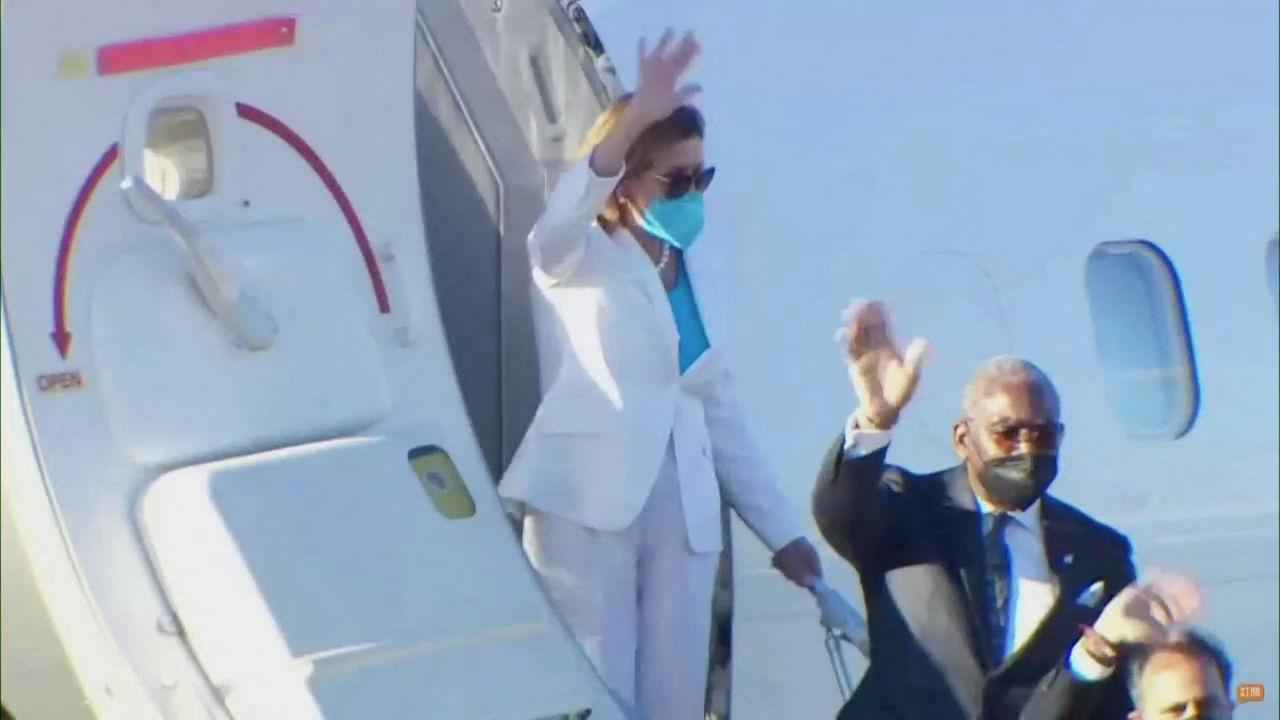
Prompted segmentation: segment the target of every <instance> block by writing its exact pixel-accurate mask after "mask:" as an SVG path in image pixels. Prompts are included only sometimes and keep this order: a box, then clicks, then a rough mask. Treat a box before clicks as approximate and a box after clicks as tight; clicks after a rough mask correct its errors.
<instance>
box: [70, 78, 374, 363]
mask: <svg viewBox="0 0 1280 720" xmlns="http://www.w3.org/2000/svg"><path fill="white" fill-rule="evenodd" d="M236 114H238V115H239V116H240V117H242V118H244V119H245V120H248V121H249V122H251V123H254V124H255V125H259V126H261V127H263V128H266V129H267V130H269V131H270V132H271V133H272V134H273V135H275V136H276V137H278V138H280V139H281V140H283V141H284V142H285V143H286V144H287V145H288V146H289V147H291V148H293V150H294V152H296V153H298V154H299V155H301V156H302V159H303V160H305V161H306V163H307V165H309V166H310V167H311V170H312V171H313V172H315V174H316V175H317V176H319V178H320V181H321V182H323V183H324V186H325V188H326V189H327V190H328V191H329V194H330V195H332V196H333V199H334V202H336V203H338V209H339V210H341V211H342V216H343V217H344V218H346V220H347V225H348V226H350V227H351V234H352V235H354V236H355V239H356V245H357V246H359V248H360V255H361V256H362V257H363V258H364V265H365V268H366V269H367V270H368V272H369V282H370V283H372V285H373V294H374V296H375V297H376V298H377V301H378V311H379V312H381V313H382V314H387V313H389V312H391V302H390V301H389V300H388V299H387V289H386V286H385V285H384V284H383V282H382V273H381V272H379V270H378V262H377V260H376V259H375V258H374V256H373V248H371V247H370V246H369V237H368V236H367V235H366V234H365V232H364V227H363V226H362V225H361V224H360V217H359V216H358V215H356V211H355V208H354V207H352V206H351V201H350V200H349V199H348V198H347V194H346V193H345V192H344V191H343V190H342V186H341V185H339V184H338V179H337V178H335V177H334V176H333V173H332V172H330V171H329V168H328V166H326V165H325V164H324V161H323V160H321V159H320V156H319V155H318V154H317V153H316V151H315V150H313V149H312V148H311V146H310V145H308V144H307V142H306V141H305V140H303V139H302V138H301V137H300V136H299V135H298V134H297V133H295V132H294V131H293V130H292V129H291V128H290V127H289V126H288V125H285V124H284V123H283V122H281V121H280V120H279V119H277V118H276V117H274V116H272V115H270V114H268V113H267V112H265V111H263V110H259V109H258V108H256V107H253V106H252V105H246V104H245V103H236ZM119 155H120V145H119V144H118V143H112V144H111V147H109V148H107V151H106V152H104V153H103V154H102V157H101V158H99V159H98V162H97V163H96V164H94V166H93V169H92V170H90V171H89V176H88V177H86V178H85V180H84V184H82V185H81V186H80V191H79V192H77V193H76V199H75V202H73V203H72V204H71V211H70V212H68V213H67V219H66V222H65V223H63V226H62V240H61V243H60V244H59V245H58V262H57V268H56V270H55V271H54V277H53V332H52V333H49V337H51V338H52V339H53V344H54V347H56V348H57V349H58V355H60V356H61V357H62V359H64V360H65V359H66V358H67V354H68V353H70V352H71V332H70V330H68V329H67V273H68V271H69V267H70V265H71V251H72V248H73V246H74V244H75V238H76V230H77V228H79V226H80V219H81V218H82V217H83V216H84V211H85V208H86V207H87V206H88V205H89V198H91V197H92V196H93V193H94V190H96V189H97V187H98V183H100V182H102V178H103V176H105V175H106V174H107V170H109V169H110V168H111V165H112V164H113V163H115V161H116V158H118V157H119Z"/></svg>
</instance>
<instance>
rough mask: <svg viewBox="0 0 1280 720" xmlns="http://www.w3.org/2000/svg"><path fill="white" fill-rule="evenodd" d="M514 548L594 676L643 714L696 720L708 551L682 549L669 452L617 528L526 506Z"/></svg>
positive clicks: (706, 619) (702, 685) (700, 703)
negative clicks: (520, 549)
mask: <svg viewBox="0 0 1280 720" xmlns="http://www.w3.org/2000/svg"><path fill="white" fill-rule="evenodd" d="M524 548H525V552H526V553H527V554H528V556H529V561H530V563H531V564H532V565H533V568H534V569H535V570H536V571H537V572H538V574H539V575H540V576H541V578H542V582H543V586H544V588H545V590H546V592H547V594H548V595H549V596H550V598H551V602H552V603H553V604H554V605H555V607H556V609H557V611H558V612H559V613H560V616H561V618H563V619H564V621H565V623H566V624H567V625H568V626H569V629H570V630H571V631H572V632H573V634H574V636H575V637H576V638H577V640H578V643H579V644H580V645H581V646H582V649H583V650H584V651H585V652H586V654H587V657H588V658H590V659H591V662H592V664H594V665H595V668H596V671H597V672H599V673H600V675H601V677H602V678H603V679H604V682H605V683H606V684H607V685H609V687H611V688H612V689H613V690H614V692H616V693H618V694H619V695H620V696H621V697H622V698H623V699H624V700H625V701H627V702H628V703H630V704H631V705H633V706H634V707H636V708H637V709H639V710H640V712H641V713H643V714H644V716H645V717H647V718H650V719H651V720H702V718H703V707H704V703H705V699H706V686H707V661H708V655H709V652H710V642H711V595H712V592H713V589H714V584H715V571H716V560H717V557H718V553H700V554H699V553H694V552H693V551H692V550H690V549H689V541H688V533H687V532H686V530H685V521H684V512H683V509H682V508H681V505H680V485H679V479H678V478H677V476H676V462H675V453H674V451H673V450H672V445H671V443H670V442H668V443H667V456H666V459H665V460H664V461H663V463H662V469H661V470H660V471H659V476H658V480H657V482H656V483H655V484H654V487H653V492H652V493H651V494H650V495H649V499H648V500H647V501H646V503H645V506H644V509H643V510H642V511H641V512H640V516H639V517H637V518H636V521H635V522H634V523H632V524H631V526H630V527H628V528H627V529H625V530H622V531H620V532H608V531H603V530H593V529H591V528H587V527H584V526H582V525H578V524H577V523H573V522H570V521H568V520H565V519H563V518H560V517H558V516H555V515H551V514H548V513H543V512H539V511H538V510H536V509H535V508H529V511H528V514H527V515H526V516H525V521H524Z"/></svg>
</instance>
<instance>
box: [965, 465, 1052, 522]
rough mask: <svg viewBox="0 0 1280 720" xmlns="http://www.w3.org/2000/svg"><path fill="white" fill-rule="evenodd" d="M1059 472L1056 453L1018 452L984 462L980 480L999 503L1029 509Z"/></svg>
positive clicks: (989, 496)
mask: <svg viewBox="0 0 1280 720" xmlns="http://www.w3.org/2000/svg"><path fill="white" fill-rule="evenodd" d="M1057 475H1058V456H1057V455H1056V454H1053V453H1040V452H1032V453H1018V454H1017V455H1006V456H1004V457H995V458H989V459H987V460H985V461H983V463H982V471H981V472H980V473H979V474H978V482H979V484H981V485H982V489H983V491H985V492H986V495H987V497H988V498H990V499H991V502H993V503H995V504H996V505H999V506H1000V507H1002V508H1014V509H1017V510H1026V509H1027V508H1029V507H1031V504H1032V503H1034V502H1035V501H1037V500H1039V499H1040V497H1041V496H1043V495H1044V493H1045V491H1046V490H1048V489H1049V485H1050V484H1051V483H1052V482H1053V479H1054V478H1055V477H1057Z"/></svg>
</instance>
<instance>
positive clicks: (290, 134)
mask: <svg viewBox="0 0 1280 720" xmlns="http://www.w3.org/2000/svg"><path fill="white" fill-rule="evenodd" d="M236 114H237V115H239V116H240V117H242V118H244V119H245V120H248V121H249V122H251V123H254V124H255V125H259V126H261V127H264V128H266V129H267V130H269V131H271V133H272V134H274V135H275V136H276V137H278V138H280V139H281V140H283V141H285V143H286V144H287V145H288V146H289V147H291V148H293V150H294V152H296V153H298V154H299V155H301V156H302V159H303V160H305V161H306V162H307V164H308V165H310V166H311V169H312V171H314V172H315V174H316V175H318V176H319V177H320V181H321V182H323V183H324V186H325V188H326V189H328V191H329V194H330V195H332V196H333V200H334V202H336V203H338V209H339V210H341V211H342V216H343V217H344V218H346V219H347V225H349V226H351V234H352V235H354V236H355V238H356V245H358V246H359V247H360V254H361V255H362V256H363V257H364V266H365V268H366V269H367V270H368V271H369V282H370V283H372V284H373V294H374V296H375V297H376V298H377V300H378V311H379V312H381V313H383V314H386V313H389V312H391V302H390V301H389V300H387V288H386V286H384V285H383V284H382V273H380V272H379V271H378V261H377V260H376V259H375V258H374V256H373V248H371V247H369V237H368V236H367V235H365V233H364V227H363V226H361V225H360V218H359V217H358V216H357V215H356V211H355V208H353V207H352V206H351V201H350V200H348V199H347V194H346V193H345V192H343V190H342V186H341V185H339V184H338V179H337V178H335V177H334V176H333V173H332V172H329V168H328V166H326V165H325V164H324V161H323V160H321V159H320V156H319V155H318V154H317V153H316V151H315V150H312V149H311V146H310V145H308V144H307V141H306V140H303V139H302V138H301V137H300V136H299V135H298V134H297V133H296V132H294V131H293V129H292V128H290V127H289V126H288V125H285V124H284V123H283V122H282V121H281V120H279V119H278V118H276V117H275V116H273V115H270V114H268V113H267V112H266V111H263V110H259V109H258V108H256V107H253V106H252V105H247V104H245V103H242V102H238V103H236Z"/></svg>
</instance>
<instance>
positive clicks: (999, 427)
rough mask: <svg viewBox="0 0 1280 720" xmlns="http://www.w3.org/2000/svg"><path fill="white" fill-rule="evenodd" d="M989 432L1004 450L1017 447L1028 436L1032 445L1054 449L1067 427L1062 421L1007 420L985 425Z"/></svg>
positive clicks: (1059, 442)
mask: <svg viewBox="0 0 1280 720" xmlns="http://www.w3.org/2000/svg"><path fill="white" fill-rule="evenodd" d="M985 429H986V431H987V434H988V435H990V436H991V439H992V440H994V441H995V442H996V444H997V445H999V446H1000V448H1001V449H1003V450H1010V449H1013V448H1014V447H1016V446H1017V445H1018V443H1019V441H1020V440H1022V438H1023V437H1026V438H1027V440H1028V441H1029V442H1030V444H1031V445H1032V447H1037V448H1041V449H1044V450H1053V449H1056V448H1057V447H1058V445H1059V444H1061V442H1062V435H1063V433H1064V432H1066V427H1065V426H1063V424H1062V423H1060V422H1039V423H1038V422H1021V421H1016V420H1006V421H1000V422H996V423H993V424H991V425H987V426H985Z"/></svg>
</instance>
